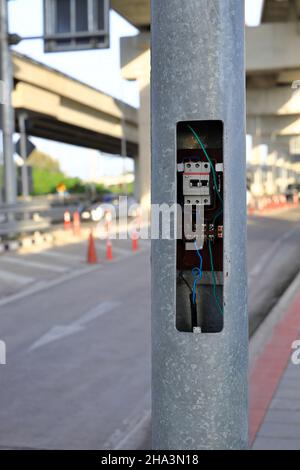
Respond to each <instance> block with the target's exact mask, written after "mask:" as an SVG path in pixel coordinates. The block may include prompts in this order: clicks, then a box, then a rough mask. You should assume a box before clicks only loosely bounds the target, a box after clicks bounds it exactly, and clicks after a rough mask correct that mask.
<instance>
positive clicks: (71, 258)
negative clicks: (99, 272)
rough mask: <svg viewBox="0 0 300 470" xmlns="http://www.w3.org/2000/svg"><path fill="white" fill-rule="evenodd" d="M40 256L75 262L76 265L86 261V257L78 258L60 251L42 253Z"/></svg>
mask: <svg viewBox="0 0 300 470" xmlns="http://www.w3.org/2000/svg"><path fill="white" fill-rule="evenodd" d="M39 256H48V257H49V258H59V259H65V260H67V261H74V262H75V263H77V262H80V261H85V259H84V256H76V255H72V254H71V253H60V252H59V251H54V250H51V251H40V252H39Z"/></svg>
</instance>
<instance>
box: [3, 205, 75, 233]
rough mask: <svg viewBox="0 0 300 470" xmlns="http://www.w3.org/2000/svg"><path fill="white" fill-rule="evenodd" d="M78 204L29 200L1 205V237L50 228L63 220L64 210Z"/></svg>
mask: <svg viewBox="0 0 300 470" xmlns="http://www.w3.org/2000/svg"><path fill="white" fill-rule="evenodd" d="M75 208H76V206H65V205H62V204H61V205H57V206H56V205H53V201H29V202H20V203H16V204H2V205H0V237H4V238H5V237H8V236H16V235H22V234H25V233H33V232H36V231H45V230H47V229H50V227H51V225H52V224H53V223H60V222H63V216H64V212H65V211H66V210H69V211H70V212H73V211H74V210H75Z"/></svg>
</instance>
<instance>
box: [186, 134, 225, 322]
mask: <svg viewBox="0 0 300 470" xmlns="http://www.w3.org/2000/svg"><path fill="white" fill-rule="evenodd" d="M188 128H189V129H190V131H191V132H192V133H193V135H194V137H195V138H196V140H197V142H198V144H199V145H200V147H201V148H202V150H203V152H204V155H205V157H206V159H207V161H208V163H209V164H210V167H211V170H212V174H213V180H214V184H215V188H216V191H217V195H218V198H219V199H220V201H221V204H222V209H221V210H220V211H219V212H218V213H217V214H216V215H215V217H214V219H213V223H214V224H215V222H216V220H217V218H218V217H219V216H220V215H221V214H222V213H223V205H224V204H223V199H222V196H221V194H220V192H219V190H218V183H217V175H216V172H215V169H214V166H213V163H212V161H211V159H210V158H209V156H208V153H207V151H206V149H205V147H204V145H203V143H202V141H201V139H200V137H199V136H198V134H197V133H196V132H195V130H194V129H193V128H192V127H191V126H189V125H188ZM208 249H209V258H210V266H211V272H212V278H213V292H214V298H215V301H216V305H217V307H218V310H219V312H220V314H221V315H223V308H222V307H221V305H220V302H219V299H218V295H217V280H216V273H215V268H214V258H213V253H212V247H211V241H210V240H208Z"/></svg>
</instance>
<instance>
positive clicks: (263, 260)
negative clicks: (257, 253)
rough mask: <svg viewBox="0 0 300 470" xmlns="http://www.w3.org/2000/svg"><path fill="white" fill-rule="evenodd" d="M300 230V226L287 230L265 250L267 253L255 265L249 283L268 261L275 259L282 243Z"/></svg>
mask: <svg viewBox="0 0 300 470" xmlns="http://www.w3.org/2000/svg"><path fill="white" fill-rule="evenodd" d="M298 231H299V227H294V228H293V229H292V230H290V231H289V232H286V233H285V234H284V235H283V236H282V237H280V238H278V239H277V240H276V241H274V242H273V243H272V245H271V247H270V248H269V249H268V250H267V251H266V252H265V254H264V255H263V256H262V257H261V258H260V260H259V262H258V263H256V265H255V266H254V267H253V269H252V270H251V271H250V273H249V276H248V282H249V285H251V282H252V280H253V278H254V277H257V276H258V275H259V274H260V273H261V272H262V271H263V269H264V268H265V267H266V265H267V264H268V262H269V261H270V260H272V259H273V257H274V256H275V255H276V253H277V252H279V251H280V250H281V248H282V244H283V243H284V242H286V241H287V240H288V239H289V238H291V237H292V236H293V235H294V234H295V233H297V232H298Z"/></svg>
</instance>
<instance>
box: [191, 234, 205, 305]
mask: <svg viewBox="0 0 300 470" xmlns="http://www.w3.org/2000/svg"><path fill="white" fill-rule="evenodd" d="M195 247H196V250H197V255H198V256H199V259H200V266H199V268H193V269H192V275H193V277H194V278H195V280H194V284H193V304H194V305H195V303H196V295H197V292H196V290H197V284H198V282H199V281H201V279H202V276H203V271H202V268H203V258H202V256H201V253H200V250H199V249H198V247H197V242H196V241H195Z"/></svg>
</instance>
